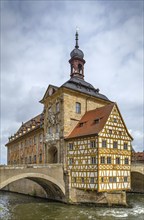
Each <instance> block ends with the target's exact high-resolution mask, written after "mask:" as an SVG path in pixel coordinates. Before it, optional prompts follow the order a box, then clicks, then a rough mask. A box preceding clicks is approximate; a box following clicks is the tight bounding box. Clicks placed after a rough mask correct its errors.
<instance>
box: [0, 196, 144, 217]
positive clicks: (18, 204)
mask: <svg viewBox="0 0 144 220" xmlns="http://www.w3.org/2000/svg"><path fill="white" fill-rule="evenodd" d="M128 201H129V203H130V204H131V205H132V206H133V207H132V208H102V207H101V208H99V207H94V206H84V205H83V206H75V205H66V204H62V203H57V202H50V201H47V200H44V199H38V198H32V197H29V196H24V195H18V194H14V193H6V192H0V219H2V220H89V219H91V220H115V219H121V218H122V219H128V220H135V219H137V220H143V215H144V207H143V203H144V195H136V194H135V195H134V194H131V195H128Z"/></svg>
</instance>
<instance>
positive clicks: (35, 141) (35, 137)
mask: <svg viewBox="0 0 144 220" xmlns="http://www.w3.org/2000/svg"><path fill="white" fill-rule="evenodd" d="M36 143H37V136H34V144H36Z"/></svg>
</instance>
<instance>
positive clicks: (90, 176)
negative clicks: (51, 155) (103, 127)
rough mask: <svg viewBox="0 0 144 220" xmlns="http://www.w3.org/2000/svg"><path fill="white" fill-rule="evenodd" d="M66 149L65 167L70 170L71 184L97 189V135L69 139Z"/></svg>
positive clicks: (76, 186) (82, 187)
mask: <svg viewBox="0 0 144 220" xmlns="http://www.w3.org/2000/svg"><path fill="white" fill-rule="evenodd" d="M78 126H81V124H79V125H78ZM67 151H68V154H67V169H70V172H71V173H70V175H71V186H72V187H75V188H81V189H97V168H98V167H97V161H98V158H97V137H96V136H90V137H88V138H87V137H84V138H74V139H71V140H70V141H68V143H67Z"/></svg>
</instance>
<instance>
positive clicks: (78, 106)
mask: <svg viewBox="0 0 144 220" xmlns="http://www.w3.org/2000/svg"><path fill="white" fill-rule="evenodd" d="M75 112H76V113H77V114H81V103H80V102H76V105H75Z"/></svg>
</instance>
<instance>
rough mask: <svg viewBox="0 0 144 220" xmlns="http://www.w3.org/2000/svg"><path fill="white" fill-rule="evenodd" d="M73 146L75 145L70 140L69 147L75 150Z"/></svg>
mask: <svg viewBox="0 0 144 220" xmlns="http://www.w3.org/2000/svg"><path fill="white" fill-rule="evenodd" d="M73 147H74V144H73V142H70V143H69V144H68V148H69V150H73Z"/></svg>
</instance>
